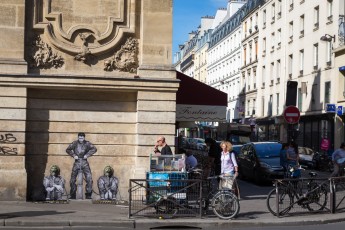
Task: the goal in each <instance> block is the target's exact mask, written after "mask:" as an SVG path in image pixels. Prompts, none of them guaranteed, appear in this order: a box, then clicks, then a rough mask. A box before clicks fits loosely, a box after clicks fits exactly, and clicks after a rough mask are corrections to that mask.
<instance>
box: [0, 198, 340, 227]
mask: <svg viewBox="0 0 345 230" xmlns="http://www.w3.org/2000/svg"><path fill="white" fill-rule="evenodd" d="M240 207H241V209H240V213H239V215H238V216H237V218H236V219H232V220H221V219H219V218H217V217H213V216H212V217H203V218H201V219H200V218H181V217H180V218H173V219H158V218H146V217H135V218H128V207H126V206H124V205H113V204H93V203H92V201H91V200H71V201H70V202H69V203H67V204H50V203H33V202H24V201H22V202H19V201H0V229H3V228H7V229H9V228H11V227H13V228H15V227H17V228H18V229H25V228H26V227H31V228H34V229H45V227H46V228H49V227H61V228H64V229H65V228H80V229H82V228H83V227H86V226H88V227H90V226H91V227H92V226H95V228H96V226H97V227H100V226H104V227H106V226H109V227H110V226H113V227H116V228H126V229H135V228H137V229H150V228H152V227H159V226H161V227H162V226H172V225H174V226H176V225H179V226H190V227H198V228H201V229H210V228H211V227H213V228H215V227H219V228H225V227H226V228H228V227H235V226H236V227H241V226H242V227H243V226H278V225H279V226H281V225H290V226H291V225H295V226H296V225H312V224H324V223H332V222H339V221H345V215H344V213H336V214H330V213H325V212H324V213H308V212H305V213H303V214H299V215H297V214H296V213H292V214H291V215H289V216H285V217H280V218H278V217H275V216H273V215H272V214H271V213H269V212H268V210H267V208H266V197H265V196H262V195H261V196H252V197H245V198H243V199H241V201H240Z"/></svg>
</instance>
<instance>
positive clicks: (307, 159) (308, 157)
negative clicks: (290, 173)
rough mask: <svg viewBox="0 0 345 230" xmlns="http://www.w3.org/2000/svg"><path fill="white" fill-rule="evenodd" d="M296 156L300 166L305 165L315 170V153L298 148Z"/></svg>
mask: <svg viewBox="0 0 345 230" xmlns="http://www.w3.org/2000/svg"><path fill="white" fill-rule="evenodd" d="M298 154H299V163H300V165H305V166H307V167H308V168H312V169H314V168H316V161H315V159H314V156H315V154H318V153H317V152H315V151H314V150H312V149H311V148H308V147H298Z"/></svg>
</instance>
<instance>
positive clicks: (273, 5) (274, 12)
mask: <svg viewBox="0 0 345 230" xmlns="http://www.w3.org/2000/svg"><path fill="white" fill-rule="evenodd" d="M275 14H276V5H275V4H274V3H273V4H272V22H274V20H275Z"/></svg>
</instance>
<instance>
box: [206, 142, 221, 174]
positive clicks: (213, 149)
mask: <svg viewBox="0 0 345 230" xmlns="http://www.w3.org/2000/svg"><path fill="white" fill-rule="evenodd" d="M205 143H206V145H207V146H208V148H209V150H208V160H207V162H208V163H207V167H206V173H205V176H206V177H208V176H209V175H210V173H211V170H212V169H213V170H214V174H215V175H220V173H221V159H220V158H221V152H222V149H221V148H220V145H219V144H217V142H216V141H215V140H214V139H212V138H206V139H205Z"/></svg>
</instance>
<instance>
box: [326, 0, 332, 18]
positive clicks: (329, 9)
mask: <svg viewBox="0 0 345 230" xmlns="http://www.w3.org/2000/svg"><path fill="white" fill-rule="evenodd" d="M332 15H333V0H327V19H328V21H332Z"/></svg>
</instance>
